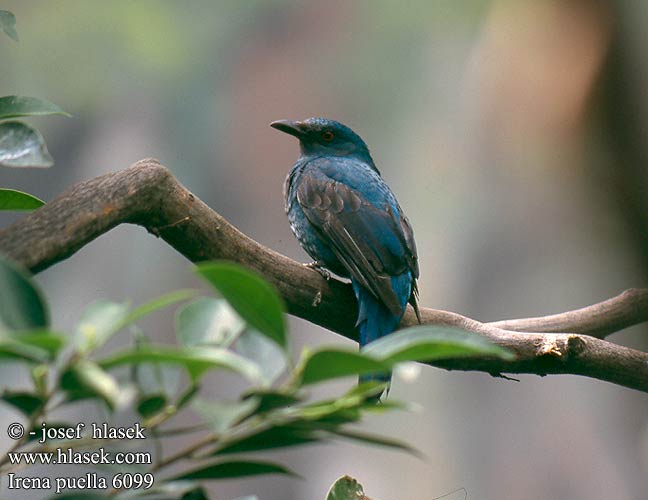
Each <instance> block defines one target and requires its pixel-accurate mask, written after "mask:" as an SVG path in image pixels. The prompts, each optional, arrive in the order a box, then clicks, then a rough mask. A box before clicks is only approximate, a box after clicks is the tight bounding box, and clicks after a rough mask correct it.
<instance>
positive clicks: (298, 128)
mask: <svg viewBox="0 0 648 500" xmlns="http://www.w3.org/2000/svg"><path fill="white" fill-rule="evenodd" d="M302 125H303V124H302V122H300V121H297V120H277V121H274V122H272V123H271V124H270V126H271V127H272V128H276V129H277V130H281V131H282V132H285V133H286V134H290V135H294V136H295V137H297V138H298V139H300V138H301V137H302V136H303V135H304V130H303V129H302Z"/></svg>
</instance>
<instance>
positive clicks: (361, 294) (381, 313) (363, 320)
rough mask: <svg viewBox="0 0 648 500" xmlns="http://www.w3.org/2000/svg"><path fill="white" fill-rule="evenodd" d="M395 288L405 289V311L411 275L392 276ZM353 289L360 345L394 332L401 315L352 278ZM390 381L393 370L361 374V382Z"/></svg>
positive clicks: (403, 294) (402, 294) (403, 291)
mask: <svg viewBox="0 0 648 500" xmlns="http://www.w3.org/2000/svg"><path fill="white" fill-rule="evenodd" d="M392 281H393V285H394V288H396V287H398V288H401V287H403V288H407V289H403V290H402V293H399V294H398V295H399V296H402V297H404V299H403V306H402V307H403V311H404V310H405V304H406V303H407V299H408V298H409V294H410V291H411V278H410V277H409V276H405V275H404V276H402V277H400V276H398V277H394V278H392ZM351 283H352V285H353V290H354V292H355V295H356V298H357V299H358V322H357V323H356V326H357V327H358V329H359V330H360V347H363V346H365V345H367V344H369V343H371V342H373V341H374V340H377V339H379V338H381V337H384V336H385V335H389V334H390V333H391V332H393V331H394V330H395V329H396V328H397V327H398V324H399V323H400V320H401V317H402V315H401V316H395V315H394V314H393V313H392V312H391V311H390V310H389V309H388V308H387V307H386V306H385V305H384V304H382V303H381V302H380V301H378V300H377V299H376V298H375V297H374V295H373V294H372V293H371V292H369V291H368V290H367V289H365V288H364V287H362V286H360V285H359V284H358V283H356V281H355V280H351ZM370 381H377V382H390V381H391V372H380V373H368V374H364V375H361V376H360V382H361V383H362V382H370Z"/></svg>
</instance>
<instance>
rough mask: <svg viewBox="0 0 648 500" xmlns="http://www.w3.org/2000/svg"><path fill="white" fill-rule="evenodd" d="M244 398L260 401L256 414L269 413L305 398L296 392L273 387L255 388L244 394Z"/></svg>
mask: <svg viewBox="0 0 648 500" xmlns="http://www.w3.org/2000/svg"><path fill="white" fill-rule="evenodd" d="M243 398H244V399H248V398H254V399H256V400H257V401H258V402H259V406H258V407H257V409H256V411H255V412H254V413H255V414H256V415H260V414H262V413H267V412H269V411H272V410H276V409H278V408H284V407H286V406H290V405H294V404H296V403H299V402H301V401H302V400H303V398H302V397H301V396H299V395H298V394H296V393H294V392H282V391H279V390H273V389H257V388H254V389H252V390H250V391H247V392H246V393H245V394H244V395H243Z"/></svg>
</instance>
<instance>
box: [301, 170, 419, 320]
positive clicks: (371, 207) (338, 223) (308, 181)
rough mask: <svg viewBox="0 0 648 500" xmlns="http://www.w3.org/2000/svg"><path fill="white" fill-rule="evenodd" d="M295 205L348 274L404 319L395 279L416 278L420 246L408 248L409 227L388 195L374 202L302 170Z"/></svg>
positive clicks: (321, 176) (331, 180) (323, 176)
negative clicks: (409, 273) (329, 247)
mask: <svg viewBox="0 0 648 500" xmlns="http://www.w3.org/2000/svg"><path fill="white" fill-rule="evenodd" d="M297 201H298V203H299V205H300V206H301V208H302V210H303V211H304V213H305V215H306V217H307V218H308V220H309V222H310V223H311V224H312V225H313V226H315V227H316V228H317V229H318V230H319V231H321V233H322V234H323V235H324V236H325V238H326V239H327V240H328V241H329V242H330V244H331V249H332V251H333V253H334V254H335V256H336V257H337V258H338V259H339V260H340V262H341V263H342V264H343V265H344V267H345V268H346V269H347V271H348V272H349V274H350V275H351V276H352V277H353V278H355V279H356V280H357V281H358V283H359V284H361V285H362V286H363V287H365V288H366V289H367V290H369V291H371V293H372V294H374V295H375V296H376V297H377V298H378V299H379V300H380V301H381V302H383V303H384V304H385V305H386V306H387V308H388V309H389V310H390V311H391V312H392V313H393V314H394V315H398V316H400V315H401V314H402V313H403V305H402V303H401V300H402V299H399V297H398V296H397V294H396V292H395V291H394V289H393V288H392V281H391V277H392V276H398V275H401V274H402V273H404V272H406V271H408V270H410V271H411V272H412V274H413V275H414V274H415V273H416V274H417V273H418V267H417V265H416V248H415V247H413V246H411V247H410V241H411V245H413V242H414V240H413V237H412V233H411V227H409V223H407V222H404V221H406V219H404V217H401V216H400V215H397V214H396V213H395V209H394V208H392V206H391V204H390V203H389V202H390V200H389V199H388V198H387V197H385V199H384V200H383V201H384V203H376V200H374V203H373V204H372V203H369V202H368V201H367V200H366V199H365V198H364V197H363V195H362V194H361V193H360V192H359V191H358V190H356V189H353V188H351V187H349V186H347V185H346V184H344V183H342V182H338V181H336V180H334V179H331V178H329V177H327V176H325V175H317V174H315V173H313V172H310V173H309V172H304V174H303V175H302V178H301V179H300V183H299V186H298V187H297ZM394 201H395V200H394ZM381 205H382V208H379V207H380V206H381ZM397 206H398V205H396V207H397ZM411 262H413V264H411ZM413 277H414V276H413Z"/></svg>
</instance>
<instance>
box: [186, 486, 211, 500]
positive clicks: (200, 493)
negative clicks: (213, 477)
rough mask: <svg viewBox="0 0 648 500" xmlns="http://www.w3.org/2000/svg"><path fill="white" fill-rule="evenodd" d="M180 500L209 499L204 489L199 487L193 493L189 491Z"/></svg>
mask: <svg viewBox="0 0 648 500" xmlns="http://www.w3.org/2000/svg"><path fill="white" fill-rule="evenodd" d="M180 500H209V497H208V496H207V493H206V492H205V490H204V489H203V488H201V487H198V488H196V489H193V490H191V491H187V493H185V494H184V495H182V498H180Z"/></svg>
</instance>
